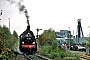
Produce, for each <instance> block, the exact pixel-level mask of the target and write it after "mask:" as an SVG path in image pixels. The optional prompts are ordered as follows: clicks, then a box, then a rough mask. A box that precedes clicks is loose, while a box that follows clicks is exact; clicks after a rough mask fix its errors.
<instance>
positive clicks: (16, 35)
mask: <svg viewBox="0 0 90 60" xmlns="http://www.w3.org/2000/svg"><path fill="white" fill-rule="evenodd" d="M13 35H14V36H15V37H16V38H17V39H18V34H17V32H16V31H15V30H14V31H13Z"/></svg>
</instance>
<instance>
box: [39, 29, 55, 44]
mask: <svg viewBox="0 0 90 60" xmlns="http://www.w3.org/2000/svg"><path fill="white" fill-rule="evenodd" d="M53 40H56V34H55V31H54V30H53V29H51V28H50V29H49V30H45V31H44V32H43V34H41V36H40V37H39V38H38V43H39V44H40V45H41V46H42V45H46V44H49V45H53V44H54V43H52V42H53Z"/></svg>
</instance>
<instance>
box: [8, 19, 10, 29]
mask: <svg viewBox="0 0 90 60" xmlns="http://www.w3.org/2000/svg"><path fill="white" fill-rule="evenodd" d="M8 19H9V30H10V18H8Z"/></svg>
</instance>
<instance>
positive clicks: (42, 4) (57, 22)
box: [0, 0, 90, 36]
mask: <svg viewBox="0 0 90 60" xmlns="http://www.w3.org/2000/svg"><path fill="white" fill-rule="evenodd" d="M13 1H17V0H13ZM22 4H24V5H25V7H26V9H27V10H28V13H29V16H30V18H29V20H30V25H31V30H32V31H33V32H34V34H35V35H36V28H40V29H43V30H47V29H49V28H53V29H54V30H55V31H60V30H69V28H68V27H70V30H71V32H72V34H73V30H74V35H76V30H77V20H78V19H81V25H82V29H83V33H84V36H87V35H88V34H89V30H90V28H88V26H90V0H24V1H23V3H22ZM0 9H2V10H3V15H2V16H0V18H1V19H2V20H1V21H0V24H1V25H3V24H4V25H6V26H7V27H9V20H8V18H10V21H11V27H10V28H11V29H10V30H11V32H12V31H13V30H16V31H17V33H18V34H21V33H22V32H23V31H24V30H25V29H26V26H27V23H26V17H25V15H24V14H23V13H22V14H20V13H19V9H18V6H17V5H16V3H13V4H10V3H9V2H8V1H7V0H0ZM43 30H42V31H39V34H41V33H42V32H43Z"/></svg>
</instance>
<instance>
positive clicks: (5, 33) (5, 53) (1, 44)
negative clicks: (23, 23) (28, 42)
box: [0, 25, 18, 60]
mask: <svg viewBox="0 0 90 60" xmlns="http://www.w3.org/2000/svg"><path fill="white" fill-rule="evenodd" d="M17 40H18V34H17V33H16V31H14V32H13V34H11V32H10V30H9V29H8V27H6V26H5V25H3V26H0V60H3V59H6V60H7V59H8V60H9V58H11V57H12V56H13V54H14V53H13V47H14V44H15V43H16V42H17Z"/></svg>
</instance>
